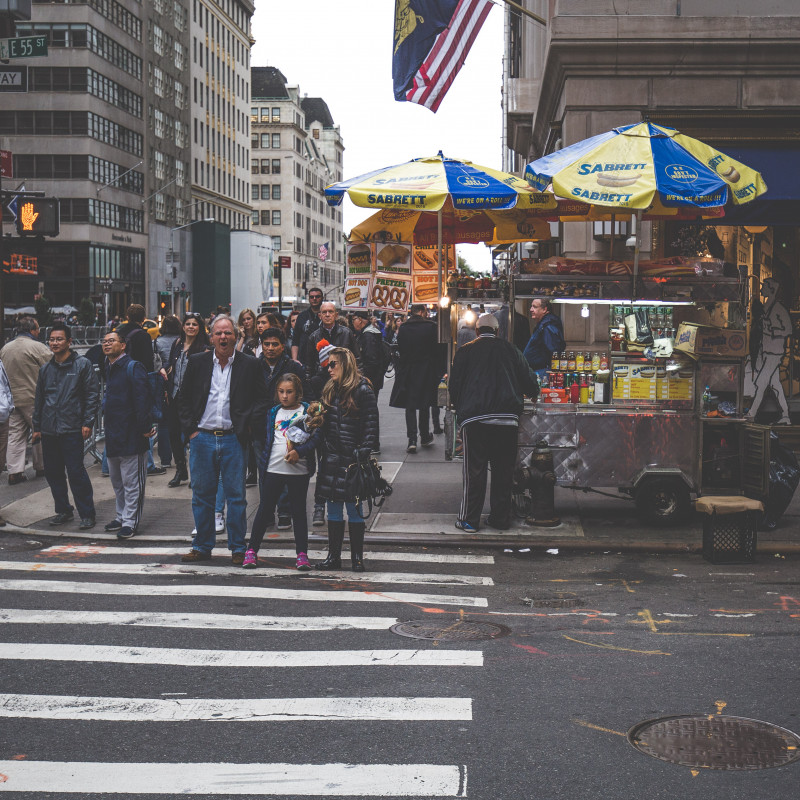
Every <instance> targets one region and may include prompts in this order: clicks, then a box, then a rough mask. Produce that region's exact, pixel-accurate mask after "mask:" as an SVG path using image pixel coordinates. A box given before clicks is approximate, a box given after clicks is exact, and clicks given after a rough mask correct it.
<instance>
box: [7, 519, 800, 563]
mask: <svg viewBox="0 0 800 800" xmlns="http://www.w3.org/2000/svg"><path fill="white" fill-rule="evenodd" d="M2 533H14V534H18V535H21V536H29V537H47V538H53V539H91V540H93V541H114V542H117V541H120V540H118V539H117V537H116V535H115V534H113V533H105V532H98V533H91V532H88V533H80V532H71V531H54V530H39V529H37V528H21V527H19V526H16V525H12V524H10V523H6V526H5V527H4V528H0V534H2ZM308 538H309V541H310V542H315V543H316V542H321V543H324V542H326V541H327V536H326V535H320V534H318V533H312V532H309V537H308ZM124 541H127V542H129V543H131V544H133V545H135V544H136V543H137V542H147V543H148V544H153V543H154V542H158V543H161V544H185V545H186V546H187V547H188V546H189V535H188V534H186V535H184V536H180V537H177V536H147V535H145V536H136V537H135V538H134V539H127V540H124ZM217 541H218V543H226V542H227V537H226V535H225V534H224V533H223V534H221V535H219V536H217ZM286 542H294V537H293V536H292V535H291V533H288V534H287V533H280V534H278V535H277V536H274V537H271V538H268V539H265V540H264V545H265V546H269V545H270V544H273V543H274V544H284V543H286ZM365 542H366V543H368V544H370V545H394V546H397V547H443V548H447V547H473V548H476V547H478V548H484V547H485V548H499V547H502V548H504V549H512V550H519V549H520V548H531V549H536V550H554V549H558V550H559V551H569V552H596V551H598V550H602V551H604V552H605V551H614V552H623V553H654V554H659V553H664V554H680V553H685V554H688V555H696V554H698V553H700V552H702V549H703V545H702V542H700V541H697V542H687V541H664V540H658V541H652V542H648V541H642V540H637V541H631V540H627V541H626V540H621V539H580V540H575V539H558V538H556V537H554V538H552V539H543V538H542V537H541V536H539V537H535V538H534V537H525V536H513V537H512V536H508V537H503V536H501V535H491V534H487V535H485V536H480V535H477V536H465V535H464V534H449V533H448V534H439V535H438V536H432V535H430V534H419V533H409V534H402V533H398V534H394V535H386V534H375V535H370V534H369V532H367V535H366V538H365ZM756 552H757V553H758V554H759V555H776V556H777V555H796V554H799V553H800V543H792V542H779V541H770V540H767V541H763V540H762V541H760V542H758V546H757V548H756Z"/></svg>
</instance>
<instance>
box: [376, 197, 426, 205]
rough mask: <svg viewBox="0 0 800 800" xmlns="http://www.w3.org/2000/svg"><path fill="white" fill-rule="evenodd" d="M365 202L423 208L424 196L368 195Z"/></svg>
mask: <svg viewBox="0 0 800 800" xmlns="http://www.w3.org/2000/svg"><path fill="white" fill-rule="evenodd" d="M367 202H368V203H370V204H374V205H388V204H391V205H395V206H424V205H425V195H424V194H368V195H367Z"/></svg>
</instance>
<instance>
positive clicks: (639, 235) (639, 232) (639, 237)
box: [632, 208, 642, 300]
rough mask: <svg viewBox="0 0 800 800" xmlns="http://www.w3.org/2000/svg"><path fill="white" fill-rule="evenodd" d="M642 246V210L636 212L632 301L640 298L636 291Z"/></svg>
mask: <svg viewBox="0 0 800 800" xmlns="http://www.w3.org/2000/svg"><path fill="white" fill-rule="evenodd" d="M641 244H642V209H641V208H640V209H638V210H637V212H636V248H635V249H634V251H633V287H632V288H633V298H632V300H636V299H637V297H638V292H637V290H636V283H637V279H638V277H639V249H640V248H641Z"/></svg>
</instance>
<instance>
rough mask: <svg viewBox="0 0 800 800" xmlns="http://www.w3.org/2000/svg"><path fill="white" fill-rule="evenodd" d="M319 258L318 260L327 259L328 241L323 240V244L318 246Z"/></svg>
mask: <svg viewBox="0 0 800 800" xmlns="http://www.w3.org/2000/svg"><path fill="white" fill-rule="evenodd" d="M319 260H320V261H327V260H328V242H325V244H321V245H320V246H319Z"/></svg>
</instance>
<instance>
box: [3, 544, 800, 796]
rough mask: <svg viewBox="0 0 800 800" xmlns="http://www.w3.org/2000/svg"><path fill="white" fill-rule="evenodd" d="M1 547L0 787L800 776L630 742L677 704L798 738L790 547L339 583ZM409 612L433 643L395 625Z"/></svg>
mask: <svg viewBox="0 0 800 800" xmlns="http://www.w3.org/2000/svg"><path fill="white" fill-rule="evenodd" d="M0 546H2V548H3V549H2V559H3V560H2V579H1V581H0V586H2V589H3V593H4V603H3V607H4V610H3V612H2V613H1V614H0V620H2V622H3V623H4V624H3V633H2V636H3V642H4V643H3V645H2V646H0V658H2V659H3V660H4V661H5V664H4V666H3V669H2V673H3V675H4V680H3V682H2V691H3V695H2V702H1V703H0V713H2V715H3V716H4V717H5V719H4V724H3V726H2V736H1V737H0V738H1V739H2V750H1V751H0V762H2V764H1V765H0V773H2V775H3V782H2V783H0V791H2V792H7V793H10V796H17V793H19V796H20V797H22V796H28V797H29V796H36V797H39V798H49V797H60V796H62V794H64V793H66V792H70V793H71V794H70V795H69V796H79V797H86V798H90V797H91V798H94V797H103V796H105V795H106V794H109V793H117V794H115V796H120V795H119V793H121V794H123V795H125V794H131V795H133V794H137V795H138V796H142V797H147V796H150V795H151V794H152V795H153V796H156V795H161V796H163V795H164V794H170V795H176V796H177V795H181V794H196V795H201V796H211V795H213V796H223V797H230V798H235V797H239V796H243V795H259V796H270V795H279V796H285V797H297V798H300V797H306V796H314V795H332V796H343V797H368V796H393V797H408V798H411V797H418V796H419V797H422V796H437V797H459V796H468V797H473V798H502V799H503V800H512V799H516V798H520V797H542V798H549V799H551V800H561V799H563V800H567V799H569V800H574V799H575V798H581V797H588V796H593V797H604V798H630V797H634V796H644V797H652V798H668V797H674V796H676V794H677V795H679V796H682V797H689V798H701V797H702V798H704V800H716V798H720V800H721V799H722V798H726V799H731V800H740V799H741V800H745V798H748V800H749V799H750V798H754V797H779V798H789V797H793V796H794V794H795V791H796V785H797V769H798V764H788V765H785V766H780V767H778V768H775V769H766V770H755V771H752V770H748V771H742V770H729V771H723V770H708V769H692V768H690V767H685V766H678V765H675V764H672V763H667V762H664V761H661V760H657V759H655V758H652V757H650V756H648V755H645V754H643V753H640V752H638V751H637V750H636V749H634V747H633V746H632V745H631V744H630V743H629V742H628V741H627V740H626V738H625V734H626V732H627V731H628V730H629V729H630V728H632V727H633V726H634V725H637V724H639V723H641V722H644V721H646V720H652V719H654V718H660V717H666V716H673V715H684V714H690V715H699V716H701V717H703V716H706V715H708V716H717V715H732V716H736V717H746V718H752V719H756V720H761V721H764V722H767V723H770V724H772V725H778V726H781V727H785V728H788V729H790V730H795V731H797V729H798V728H800V725H798V721H797V706H796V702H795V700H796V697H797V694H798V678H797V674H798V657H797V653H798V642H797V631H798V628H797V626H798V620H800V589H799V588H798V582H797V567H798V560H797V557H795V556H790V557H774V556H773V557H770V558H761V559H760V560H759V563H757V564H751V565H744V566H742V565H731V566H715V565H711V564H708V563H707V562H704V561H703V560H702V559H701V558H700V557H699V556H696V555H690V556H689V555H687V556H657V555H647V556H635V555H620V554H618V553H613V552H609V553H597V554H594V555H569V554H564V553H559V554H548V553H546V552H544V551H541V550H538V549H537V550H534V551H533V552H527V553H521V552H518V551H517V549H515V551H514V552H503V550H502V549H498V550H491V551H487V550H480V551H474V550H473V551H470V550H466V549H458V548H443V549H436V550H434V551H431V550H425V549H420V551H419V552H410V551H408V550H406V551H402V552H400V551H398V549H397V548H391V547H390V548H384V547H381V548H372V552H370V553H369V554H368V555H369V561H368V569H369V571H368V572H366V573H364V574H363V575H358V576H355V575H353V573H351V572H350V571H349V570H345V571H342V572H341V573H335V574H323V573H318V572H312V573H309V574H307V575H301V574H298V573H297V572H295V571H294V569H293V568H292V562H291V561H290V559H289V556H290V555H291V551H290V550H287V549H285V548H280V549H279V548H275V549H273V550H272V551H270V552H269V554H268V556H269V557H268V558H267V559H266V560H263V562H262V568H261V569H259V570H258V571H255V572H243V571H242V570H239V569H234V568H231V567H229V566H227V565H226V564H225V561H223V560H221V559H220V560H217V561H215V562H212V564H211V565H208V566H205V565H204V566H200V567H198V566H194V565H191V566H190V565H181V564H180V562H179V553H180V552H182V551H183V548H182V547H177V546H176V547H163V546H153V545H147V544H144V543H142V544H140V545H139V546H138V547H136V548H133V547H129V546H128V547H118V546H117V545H116V544H112V543H105V542H103V543H99V544H98V545H95V546H92V545H87V543H86V542H85V541H83V542H80V543H78V544H75V545H71V544H68V543H67V542H65V541H62V542H58V543H57V544H55V545H53V544H52V543H51V542H45V541H36V540H34V539H27V540H26V539H23V538H20V537H19V536H16V535H3V536H2V537H1V538H0ZM265 555H266V554H265ZM320 555H321V553H320V552H316V553H312V560H313V559H314V558H319V557H320ZM411 620H414V621H420V622H421V623H424V631H422V632H423V633H425V635H428V636H433V637H434V638H433V639H415V638H407V637H404V636H399V635H397V634H396V633H394V632H392V631H391V630H390V628H391V626H393V625H395V623H397V622H406V621H411ZM473 622H475V623H490V624H491V625H492V626H498V625H499V626H507V628H508V631H507V632H506V631H505V630H504V629H503V628H495V629H494V630H493V632H494V633H500V634H506V633H507V635H501V636H500V637H499V638H496V639H493V640H485V641H475V640H469V639H467V638H465V636H467V635H469V634H470V633H471V626H470V623H473ZM419 627H420V626H412V627H411V632H412V633H413V632H415V631H416V630H419ZM214 723H217V724H214ZM784 755H786V754H785V753H784ZM24 792H29V794H27V795H25V794H23V793H24ZM30 793H32V795H31V794H30ZM65 796H66V795H65Z"/></svg>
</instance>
